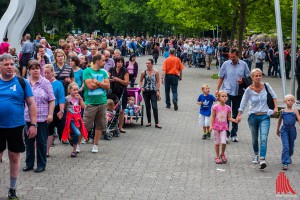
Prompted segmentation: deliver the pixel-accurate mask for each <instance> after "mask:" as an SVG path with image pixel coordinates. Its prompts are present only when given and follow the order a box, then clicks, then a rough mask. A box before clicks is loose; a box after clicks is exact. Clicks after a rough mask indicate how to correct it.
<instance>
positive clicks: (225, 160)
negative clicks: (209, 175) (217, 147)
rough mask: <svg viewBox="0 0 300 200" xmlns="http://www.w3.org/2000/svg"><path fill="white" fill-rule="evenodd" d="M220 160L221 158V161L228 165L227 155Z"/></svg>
mask: <svg viewBox="0 0 300 200" xmlns="http://www.w3.org/2000/svg"><path fill="white" fill-rule="evenodd" d="M220 158H221V160H222V162H223V163H227V158H226V156H225V154H224V155H221V157H220Z"/></svg>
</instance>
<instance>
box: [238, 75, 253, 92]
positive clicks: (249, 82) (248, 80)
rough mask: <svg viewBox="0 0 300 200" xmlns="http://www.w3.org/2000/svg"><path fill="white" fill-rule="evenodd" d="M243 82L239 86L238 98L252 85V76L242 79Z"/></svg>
mask: <svg viewBox="0 0 300 200" xmlns="http://www.w3.org/2000/svg"><path fill="white" fill-rule="evenodd" d="M242 81H243V83H242V84H239V89H238V96H241V95H243V94H244V92H245V90H246V89H247V87H249V86H250V85H252V78H251V77H250V76H247V77H244V78H242Z"/></svg>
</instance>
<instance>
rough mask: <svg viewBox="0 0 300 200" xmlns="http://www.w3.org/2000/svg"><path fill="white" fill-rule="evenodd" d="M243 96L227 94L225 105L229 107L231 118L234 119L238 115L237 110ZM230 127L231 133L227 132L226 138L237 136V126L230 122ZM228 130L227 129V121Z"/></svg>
mask: <svg viewBox="0 0 300 200" xmlns="http://www.w3.org/2000/svg"><path fill="white" fill-rule="evenodd" d="M242 97H243V96H241V95H240V96H232V95H229V94H228V100H227V101H226V104H227V105H228V106H230V107H231V112H232V113H231V117H232V118H234V119H235V118H236V117H237V114H238V112H239V111H238V109H239V107H240V104H241V101H242ZM231 124H232V127H231V132H229V131H227V137H229V136H230V137H235V136H237V131H238V124H237V123H234V122H231ZM228 128H229V121H228Z"/></svg>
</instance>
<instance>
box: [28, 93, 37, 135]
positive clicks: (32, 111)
mask: <svg viewBox="0 0 300 200" xmlns="http://www.w3.org/2000/svg"><path fill="white" fill-rule="evenodd" d="M25 101H26V104H27V106H28V111H29V117H30V123H31V124H36V123H37V109H36V105H35V101H34V98H33V97H28V98H26V100H25ZM36 134H37V128H36V127H34V126H30V127H29V128H28V131H27V135H28V138H34V137H35V136H36Z"/></svg>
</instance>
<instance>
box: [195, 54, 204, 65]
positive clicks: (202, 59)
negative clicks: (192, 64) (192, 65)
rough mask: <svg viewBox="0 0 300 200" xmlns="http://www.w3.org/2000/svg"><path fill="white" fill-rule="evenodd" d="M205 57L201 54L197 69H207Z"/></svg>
mask: <svg viewBox="0 0 300 200" xmlns="http://www.w3.org/2000/svg"><path fill="white" fill-rule="evenodd" d="M205 65H206V63H205V55H204V54H203V53H200V55H199V58H198V59H197V63H196V67H197V68H205Z"/></svg>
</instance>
